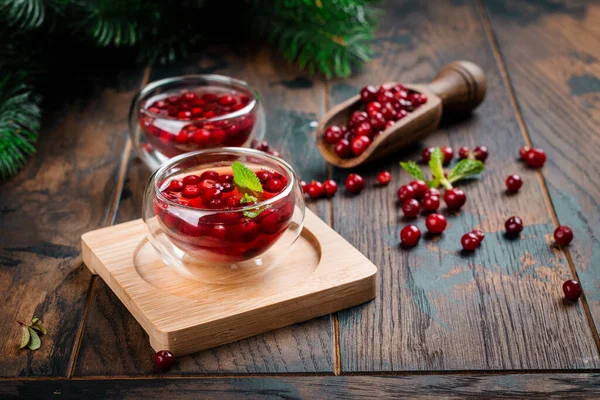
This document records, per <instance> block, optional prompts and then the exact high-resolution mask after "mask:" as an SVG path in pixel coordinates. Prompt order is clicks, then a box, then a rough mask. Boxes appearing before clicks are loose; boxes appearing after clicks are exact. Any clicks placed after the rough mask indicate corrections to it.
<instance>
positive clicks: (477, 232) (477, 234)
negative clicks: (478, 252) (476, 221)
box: [471, 229, 485, 243]
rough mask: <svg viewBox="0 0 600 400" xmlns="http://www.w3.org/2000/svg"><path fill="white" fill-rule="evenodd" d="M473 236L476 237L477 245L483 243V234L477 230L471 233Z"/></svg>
mask: <svg viewBox="0 0 600 400" xmlns="http://www.w3.org/2000/svg"><path fill="white" fill-rule="evenodd" d="M471 233H472V234H473V235H475V236H477V239H478V240H479V243H481V242H483V239H485V233H483V231H481V230H479V229H475V230H474V231H473V232H471Z"/></svg>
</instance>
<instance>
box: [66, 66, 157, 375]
mask: <svg viewBox="0 0 600 400" xmlns="http://www.w3.org/2000/svg"><path fill="white" fill-rule="evenodd" d="M150 71H151V68H150V67H146V69H145V70H144V75H143V76H142V84H141V85H140V89H142V88H143V87H144V86H146V85H147V84H148V81H149V80H150ZM130 157H131V140H130V139H129V135H128V136H127V141H126V142H125V147H124V148H123V152H122V154H121V161H120V162H119V168H118V172H117V184H116V186H115V192H114V194H113V197H112V199H111V202H110V204H109V206H108V209H107V212H106V216H105V218H104V224H103V225H104V226H105V227H107V226H111V225H113V224H114V222H115V218H116V214H117V210H118V209H119V202H120V200H121V193H122V192H123V187H124V186H125V179H126V177H127V169H128V168H129V159H130ZM97 279H98V276H97V275H92V279H91V281H90V285H89V288H88V295H87V297H86V301H85V304H84V306H83V310H82V313H81V321H80V323H79V329H77V334H76V336H75V343H73V349H72V351H71V358H70V359H69V366H68V368H67V370H68V371H67V379H71V378H72V377H73V374H74V373H75V368H76V366H77V358H78V356H79V351H80V349H81V342H82V341H83V334H84V331H85V321H86V319H87V315H88V312H89V309H90V305H91V303H92V298H93V295H94V288H95V287H96V280H97Z"/></svg>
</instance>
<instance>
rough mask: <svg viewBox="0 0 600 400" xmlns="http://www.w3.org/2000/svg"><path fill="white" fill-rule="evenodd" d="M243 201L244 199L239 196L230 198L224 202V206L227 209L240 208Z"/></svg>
mask: <svg viewBox="0 0 600 400" xmlns="http://www.w3.org/2000/svg"><path fill="white" fill-rule="evenodd" d="M241 200H242V199H241V198H240V197H239V196H230V197H228V198H226V199H225V200H224V201H223V204H224V205H225V207H230V208H234V207H239V206H240V204H241Z"/></svg>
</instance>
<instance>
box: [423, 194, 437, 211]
mask: <svg viewBox="0 0 600 400" xmlns="http://www.w3.org/2000/svg"><path fill="white" fill-rule="evenodd" d="M439 207H440V196H436V195H429V196H425V198H424V199H423V210H425V211H437V209H438V208H439Z"/></svg>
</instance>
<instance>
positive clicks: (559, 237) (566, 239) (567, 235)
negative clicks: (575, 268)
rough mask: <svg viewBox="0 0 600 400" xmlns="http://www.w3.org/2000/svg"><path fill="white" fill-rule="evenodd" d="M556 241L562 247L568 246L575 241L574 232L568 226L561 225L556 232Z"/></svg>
mask: <svg viewBox="0 0 600 400" xmlns="http://www.w3.org/2000/svg"><path fill="white" fill-rule="evenodd" d="M554 240H556V243H558V244H560V245H561V246H566V245H568V244H569V243H571V240H573V231H572V230H571V228H569V227H568V226H566V225H561V226H559V227H558V228H556V229H555V230H554Z"/></svg>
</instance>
